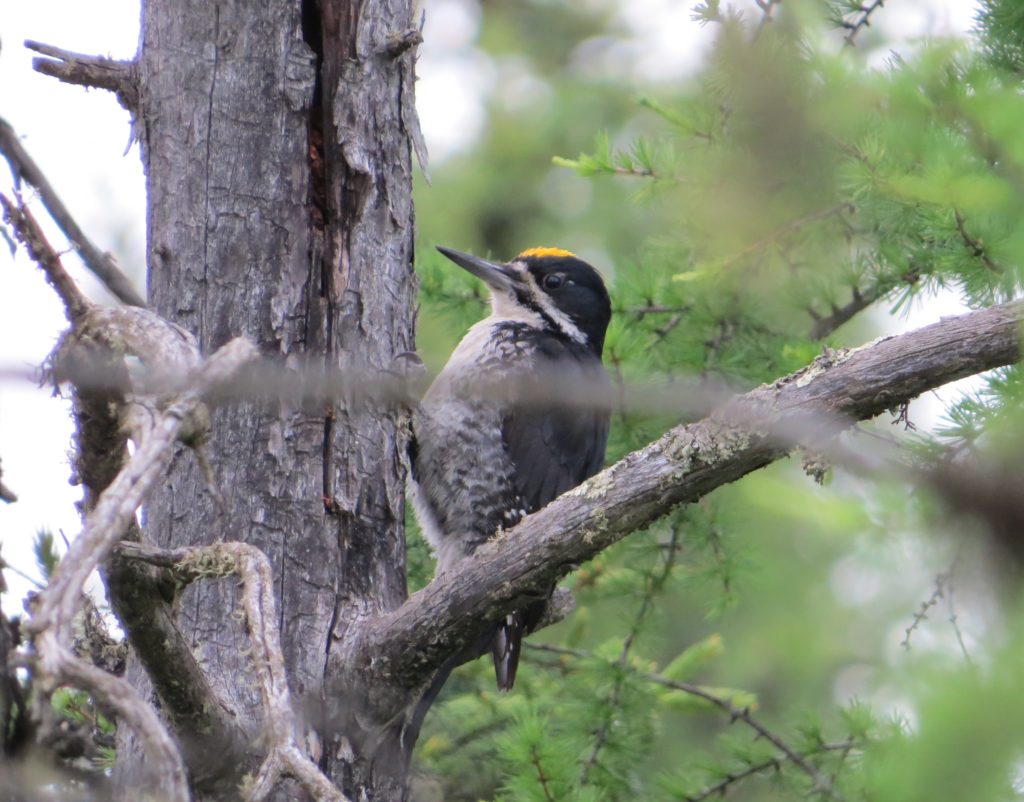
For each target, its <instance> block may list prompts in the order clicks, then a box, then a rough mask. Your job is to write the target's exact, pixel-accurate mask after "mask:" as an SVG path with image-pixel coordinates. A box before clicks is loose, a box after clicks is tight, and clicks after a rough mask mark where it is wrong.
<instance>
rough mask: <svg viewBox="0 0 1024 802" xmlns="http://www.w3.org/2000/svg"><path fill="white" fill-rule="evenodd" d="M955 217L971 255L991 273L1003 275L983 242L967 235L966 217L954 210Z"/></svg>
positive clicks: (957, 228) (958, 229)
mask: <svg viewBox="0 0 1024 802" xmlns="http://www.w3.org/2000/svg"><path fill="white" fill-rule="evenodd" d="M953 217H954V218H955V219H956V230H957V231H959V232H960V239H962V240H963V241H964V245H966V246H967V248H968V250H970V252H971V255H972V256H974V257H975V258H976V259H980V260H981V263H982V264H983V265H985V267H986V268H988V270H989V271H990V272H992V273H995V274H996V275H1002V273H1003V268H1002V267H1001V266H1000V265H999V264H998V263H997V262H996V261H995V260H993V259H992V257H991V256H989V255H988V251H987V250H985V246H984V245H983V244H982V242H981V240H979V239H977V238H975V237H972V236H971V235H970V234H968V233H967V229H966V227H965V225H964V216H963V215H962V214H960V212H959V210H957V209H954V210H953Z"/></svg>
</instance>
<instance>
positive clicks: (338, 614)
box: [115, 0, 418, 800]
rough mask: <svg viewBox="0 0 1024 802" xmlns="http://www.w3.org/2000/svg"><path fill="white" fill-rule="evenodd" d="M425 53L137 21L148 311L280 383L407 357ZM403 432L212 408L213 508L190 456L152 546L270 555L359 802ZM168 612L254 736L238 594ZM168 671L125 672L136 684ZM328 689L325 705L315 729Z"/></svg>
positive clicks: (285, 29) (377, 0)
mask: <svg viewBox="0 0 1024 802" xmlns="http://www.w3.org/2000/svg"><path fill="white" fill-rule="evenodd" d="M417 39H418V35H416V31H415V29H414V28H413V25H412V8H411V3H410V2H409V0H369V1H368V2H361V3H359V2H352V1H351V0H319V1H318V0H303V1H302V2H301V3H298V2H285V1H284V0H269V1H268V2H264V3H232V2H212V3H208V2H205V0H204V2H195V0H148V2H144V3H143V15H142V45H141V51H140V54H139V57H138V61H137V70H138V72H137V81H138V90H139V107H138V111H137V122H136V125H137V132H138V135H139V137H140V138H141V142H142V152H143V160H144V164H145V168H146V176H147V190H148V209H147V221H148V247H147V253H148V264H149V273H148V277H149V301H150V304H151V306H152V307H153V309H154V310H155V311H157V312H158V313H159V314H161V315H162V316H164V317H166V318H167V319H169V320H172V321H174V322H176V323H178V324H180V325H181V326H183V327H184V328H186V329H188V330H189V331H191V332H193V333H194V334H195V335H196V337H197V338H198V340H199V344H200V347H201V350H202V351H203V352H204V353H210V352H212V351H213V350H214V349H216V348H217V347H218V346H220V345H222V344H223V343H225V342H227V341H228V340H229V339H231V338H232V337H235V336H239V335H244V336H246V337H248V338H249V339H250V340H252V341H253V342H254V343H256V344H257V346H258V347H259V348H260V350H261V352H262V353H263V354H264V356H267V357H271V358H277V359H279V360H280V361H281V363H282V364H283V365H287V366H295V367H298V366H300V365H314V366H315V365H321V364H322V365H328V366H338V367H342V368H344V367H345V366H348V365H353V364H359V365H361V366H365V367H367V368H369V369H371V370H381V371H386V370H388V369H390V368H391V366H392V364H393V363H394V361H395V360H396V357H398V356H399V355H400V354H401V353H402V352H407V351H411V350H412V349H413V347H414V346H413V298H414V278H413V273H412V259H413V211H412V201H411V190H412V175H411V169H412V168H411V164H410V136H409V134H408V131H409V130H411V129H412V128H413V127H414V126H415V111H414V107H413V102H412V87H413V58H414V57H413V51H412V49H410V47H409V44H411V43H414V42H415V41H416V40H417ZM401 417H402V415H401V412H400V411H398V410H396V409H394V408H393V407H390V408H388V407H385V408H372V407H369V406H364V407H362V408H357V409H351V408H348V409H342V408H341V407H340V406H335V405H333V404H331V403H330V402H326V401H325V402H324V403H323V404H311V405H307V406H305V407H301V408H300V407H289V406H286V405H281V404H278V405H274V406H270V405H267V404H262V403H256V402H252V403H240V404H234V405H230V406H225V407H224V408H223V409H220V410H218V411H217V412H216V413H215V416H214V420H213V425H212V428H211V436H210V440H209V443H208V444H207V446H206V451H207V454H208V456H209V459H210V461H211V463H212V466H213V470H214V474H215V477H216V484H217V487H218V489H219V490H220V492H221V493H222V494H223V496H224V501H225V506H224V509H223V511H220V512H219V511H218V509H217V506H216V505H215V504H214V503H213V501H212V498H211V495H210V492H209V491H208V489H207V485H206V482H205V480H204V478H203V476H202V474H201V472H200V471H199V470H198V468H197V467H196V463H195V461H194V460H192V459H190V458H188V455H187V454H182V455H180V456H179V458H178V459H176V460H175V462H174V463H173V466H172V470H171V472H170V474H169V476H168V477H167V479H166V482H165V483H164V484H163V485H162V487H161V488H160V489H159V490H158V491H157V492H156V494H155V495H154V497H153V498H152V500H151V501H150V503H149V504H148V506H147V509H146V512H145V530H146V534H147V538H148V539H149V541H150V542H153V543H156V544H158V545H160V546H164V547H168V548H174V547H181V546H189V545H198V544H206V543H210V542H212V541H215V540H217V539H223V540H241V541H245V542H247V543H250V544H253V545H255V546H257V547H258V548H260V549H261V550H262V551H263V552H265V553H266V554H267V555H268V556H269V558H270V560H271V562H272V564H273V569H274V578H275V585H276V592H277V596H278V603H279V605H280V608H279V609H280V631H281V640H282V645H283V648H284V654H285V659H286V663H287V667H288V670H289V678H290V683H291V688H292V692H293V694H294V696H295V697H296V698H297V699H298V700H299V703H300V704H302V705H303V706H304V710H305V711H306V712H307V713H308V714H309V715H308V717H307V720H308V722H309V724H310V725H311V726H315V727H316V728H317V729H318V730H319V732H320V736H319V737H320V740H321V743H320V750H319V751H320V753H321V755H322V757H321V758H320V762H321V765H322V767H323V768H324V769H325V771H326V772H327V774H328V776H330V777H332V778H333V779H334V781H335V782H336V783H337V784H338V785H339V786H340V787H341V788H342V789H343V791H344V792H345V793H346V794H348V795H349V796H350V797H351V798H354V799H363V798H370V799H377V800H386V799H400V798H401V797H402V795H403V789H404V785H405V771H406V765H405V761H404V760H403V759H401V755H402V754H403V750H402V749H400V748H398V743H397V738H398V737H399V728H395V727H389V722H388V721H385V720H380V718H381V717H380V715H378V711H379V710H382V709H388V710H390V706H389V705H384V706H381V705H379V704H377V701H378V700H377V699H376V698H371V694H370V691H369V689H366V688H362V687H360V685H359V683H358V681H357V679H356V675H355V673H354V672H353V671H352V670H351V666H350V662H351V661H350V658H351V656H352V651H351V646H352V643H351V641H352V638H351V637H350V636H351V635H352V634H353V632H354V628H355V625H357V624H358V623H359V622H360V621H362V620H364V619H366V618H367V617H369V616H373V615H375V614H378V613H381V612H385V611H389V610H392V609H394V608H396V607H397V606H398V605H400V604H401V603H402V601H403V600H404V599H405V594H406V591H405V545H404V530H403V489H404V470H403V467H402V464H401V462H400V459H399V445H400V440H401ZM115 595H116V591H115ZM118 603H120V605H121V606H122V607H124V605H125V604H131V600H130V599H125V598H120V599H115V604H118ZM175 604H176V606H177V609H178V611H179V623H180V627H181V629H182V631H183V632H184V635H185V639H186V640H187V641H188V642H189V645H190V646H191V648H192V651H193V653H194V654H195V655H196V656H197V658H198V660H199V662H200V664H201V666H202V668H203V670H204V671H205V673H206V674H207V676H208V677H209V680H210V683H211V685H212V688H213V690H214V692H215V693H216V695H217V696H219V697H220V698H221V699H222V700H223V702H224V703H225V706H226V707H227V708H228V709H230V710H231V711H233V712H234V714H235V716H236V720H235V722H234V723H235V725H237V726H241V728H242V729H243V730H245V731H248V732H249V733H250V734H251V735H252V737H254V738H255V737H256V735H257V734H258V732H259V721H260V715H259V709H258V708H259V695H258V693H257V690H256V687H255V684H254V683H253V682H252V681H250V680H248V678H249V677H250V675H251V671H250V668H249V659H250V658H249V656H248V655H247V654H246V648H247V641H246V637H245V633H244V631H243V628H242V626H241V625H240V624H239V622H238V621H237V619H235V618H233V617H232V616H231V615H230V613H231V611H232V610H234V609H236V608H237V591H236V588H235V583H234V582H233V581H231V580H220V581H215V582H204V583H199V584H196V585H194V586H192V587H190V588H189V589H188V590H187V591H186V592H185V593H183V594H182V598H180V599H178V600H176V602H175ZM136 612H138V611H136ZM166 659H168V658H167V655H166V654H164V655H161V654H160V653H159V649H156V650H154V652H153V653H152V654H148V655H141V654H134V655H133V658H132V661H131V662H132V665H131V668H130V676H131V678H132V680H133V681H134V682H135V683H136V684H137V685H139V686H142V685H143V684H145V683H147V682H148V680H147V679H146V674H147V671H145V670H144V668H143V665H142V663H145V662H146V661H147V660H149V661H150V663H153V662H159V661H161V660H166ZM147 667H148V668H150V669H153V668H156V669H158V668H159V667H158V666H147ZM149 673H152V670H151V671H150V672H149ZM328 677H330V678H331V687H330V689H329V693H330V698H331V699H332V700H333V701H332V702H331V704H330V705H329V706H328V707H327V714H326V715H325V716H319V717H314V716H313V711H321V710H324V709H325V708H324V704H323V699H324V698H325V694H326V693H327V690H326V689H325V687H324V686H325V679H327V678H328ZM388 715H390V713H389V714H388ZM132 740H133V736H132V735H131V734H129V733H127V732H124V733H122V737H121V743H120V748H119V761H120V763H121V765H120V768H119V771H118V779H119V783H120V785H121V788H122V793H123V794H125V795H126V796H131V792H130V790H129V789H130V788H131V787H132V784H133V781H132V777H133V776H134V774H136V772H135V771H134V769H135V768H137V765H138V764H139V763H140V762H141V761H140V757H139V754H138V750H137V749H134V748H133V743H132ZM183 746H184V747H185V749H186V751H188V748H189V746H188V744H183ZM214 773H215V772H214ZM211 787H212V786H211ZM201 790H202V789H201ZM294 796H295V797H296V798H304V797H303V795H302V794H301V792H299V791H297V790H295V791H294Z"/></svg>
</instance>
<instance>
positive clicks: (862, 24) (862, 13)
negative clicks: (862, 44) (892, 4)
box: [843, 0, 885, 47]
mask: <svg viewBox="0 0 1024 802" xmlns="http://www.w3.org/2000/svg"><path fill="white" fill-rule="evenodd" d="M884 5H885V0H872V2H871V3H868V4H866V5H862V6H861V7H860V10H859V11H858V12H857V16H856V18H855V19H854V20H853V22H844V23H843V27H844V28H846V36H844V37H843V47H853V40H854V39H856V38H857V34H858V33H860V31H861V30H863V29H864V28H867V27H870V25H871V15H872V14H874V13H875V12H876V11H877V10H878V9H880V8H881V7H882V6H884Z"/></svg>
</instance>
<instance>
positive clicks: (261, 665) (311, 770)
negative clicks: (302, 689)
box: [117, 543, 346, 802]
mask: <svg viewBox="0 0 1024 802" xmlns="http://www.w3.org/2000/svg"><path fill="white" fill-rule="evenodd" d="M117 551H118V554H119V555H120V556H122V557H125V558H127V559H130V560H139V561H143V562H147V563H150V564H151V565H156V566H160V567H163V568H168V569H170V570H172V571H173V572H174V576H175V577H176V579H178V580H179V581H181V582H185V583H188V582H194V581H197V580H200V579H209V578H211V577H223V576H231V575H237V576H239V577H241V579H242V609H243V610H244V612H245V620H246V623H247V624H248V627H249V637H250V640H251V641H252V661H253V669H254V671H255V673H256V677H257V680H258V683H259V687H260V696H261V698H262V702H263V710H262V712H263V715H264V719H265V734H266V737H267V740H268V741H269V743H268V749H267V755H266V758H265V759H264V761H263V763H262V765H261V766H260V769H259V772H258V773H257V774H256V777H255V779H254V780H253V781H252V782H251V784H250V785H249V787H248V788H247V789H246V792H245V798H246V799H247V800H249V802H259V800H263V799H266V798H267V796H269V795H270V793H271V792H272V791H273V790H274V787H275V785H276V784H277V782H278V780H280V778H281V777H291V778H293V779H295V780H297V781H298V782H299V784H300V785H301V786H302V787H303V788H304V789H305V790H306V791H307V792H308V793H309V794H310V795H311V796H312V797H313V798H314V799H318V800H325V801H326V802H346V797H345V795H344V794H342V793H341V792H340V791H339V790H338V789H337V788H335V787H334V786H333V785H332V784H331V783H330V781H329V780H328V779H327V778H326V777H325V776H324V775H323V773H322V772H321V771H320V769H319V768H318V767H317V765H316V764H315V763H314V762H313V761H312V760H310V759H309V757H307V755H306V754H305V753H304V752H303V751H302V749H301V748H300V746H299V743H298V739H299V734H298V723H297V721H296V718H295V709H294V706H293V705H292V700H291V693H290V691H289V690H288V678H287V674H286V671H285V664H284V654H283V653H282V652H281V642H280V635H279V634H278V631H277V627H278V624H277V621H278V616H277V604H276V603H275V601H274V583H273V574H272V570H271V567H270V561H269V560H268V559H267V556H266V555H265V554H264V553H263V552H262V551H260V550H259V549H257V548H256V547H255V546H250V545H248V544H246V543H215V544H213V545H210V546H202V547H195V548H182V549H174V550H170V549H157V548H153V547H151V546H146V545H143V544H139V543H122V544H120V545H119V546H118V547H117Z"/></svg>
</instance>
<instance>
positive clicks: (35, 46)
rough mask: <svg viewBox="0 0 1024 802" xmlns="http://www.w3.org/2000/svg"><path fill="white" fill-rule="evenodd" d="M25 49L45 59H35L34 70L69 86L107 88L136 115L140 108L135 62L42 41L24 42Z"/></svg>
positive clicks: (29, 40) (33, 60)
mask: <svg viewBox="0 0 1024 802" xmlns="http://www.w3.org/2000/svg"><path fill="white" fill-rule="evenodd" d="M25 47H27V48H28V49H29V50H34V51H35V52H36V53H41V54H42V55H43V56H46V58H34V59H32V69H34V70H35V71H36V72H41V73H42V74H43V75H49V76H51V77H53V78H56V79H57V80H59V81H63V82H64V83H67V84H77V85H78V86H88V87H93V88H95V89H106V90H109V91H111V92H114V93H115V94H116V95H117V100H118V102H119V103H120V104H121V105H122V106H124V107H125V108H126V109H127V110H128V111H130V112H131V113H132V114H133V115H134V114H135V112H136V110H137V109H138V107H139V87H138V79H137V77H136V74H135V62H133V61H115V60H114V59H110V58H104V57H103V56H87V55H85V54H83V53H72V52H71V51H70V50H64V49H62V48H59V47H54V46H53V45H47V44H44V43H42V42H33V41H32V40H31V39H27V40H26V41H25Z"/></svg>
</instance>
